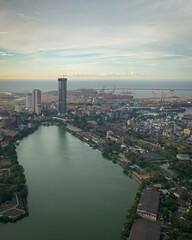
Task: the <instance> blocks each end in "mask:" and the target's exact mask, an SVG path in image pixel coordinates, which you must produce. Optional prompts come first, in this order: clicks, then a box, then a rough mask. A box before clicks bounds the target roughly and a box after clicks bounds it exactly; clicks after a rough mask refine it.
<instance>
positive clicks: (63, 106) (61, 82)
mask: <svg viewBox="0 0 192 240" xmlns="http://www.w3.org/2000/svg"><path fill="white" fill-rule="evenodd" d="M58 97H59V98H58V101H59V109H58V110H59V113H60V114H63V113H66V112H67V78H58Z"/></svg>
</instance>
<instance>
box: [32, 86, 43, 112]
mask: <svg viewBox="0 0 192 240" xmlns="http://www.w3.org/2000/svg"><path fill="white" fill-rule="evenodd" d="M32 108H33V110H34V112H36V113H37V114H41V91H40V90H38V89H33V91H32Z"/></svg>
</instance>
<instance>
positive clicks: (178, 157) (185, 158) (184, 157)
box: [176, 154, 190, 161]
mask: <svg viewBox="0 0 192 240" xmlns="http://www.w3.org/2000/svg"><path fill="white" fill-rule="evenodd" d="M176 158H177V159H179V160H183V161H184V160H190V157H189V155H188V154H177V156H176Z"/></svg>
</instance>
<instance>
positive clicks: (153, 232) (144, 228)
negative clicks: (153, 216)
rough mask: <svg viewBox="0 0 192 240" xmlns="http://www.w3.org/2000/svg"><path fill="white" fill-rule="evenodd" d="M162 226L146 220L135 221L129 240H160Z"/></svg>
mask: <svg viewBox="0 0 192 240" xmlns="http://www.w3.org/2000/svg"><path fill="white" fill-rule="evenodd" d="M159 239H160V224H158V223H156V222H150V221H147V220H145V219H138V220H135V221H134V223H133V226H132V229H131V233H130V236H129V240H159Z"/></svg>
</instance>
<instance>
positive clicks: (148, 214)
mask: <svg viewBox="0 0 192 240" xmlns="http://www.w3.org/2000/svg"><path fill="white" fill-rule="evenodd" d="M159 197H160V193H159V192H155V191H153V190H151V189H144V190H143V192H142V194H141V198H140V201H139V204H138V207H137V214H138V215H139V216H141V217H142V218H145V219H148V220H151V221H156V220H157V213H158V208H159Z"/></svg>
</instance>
